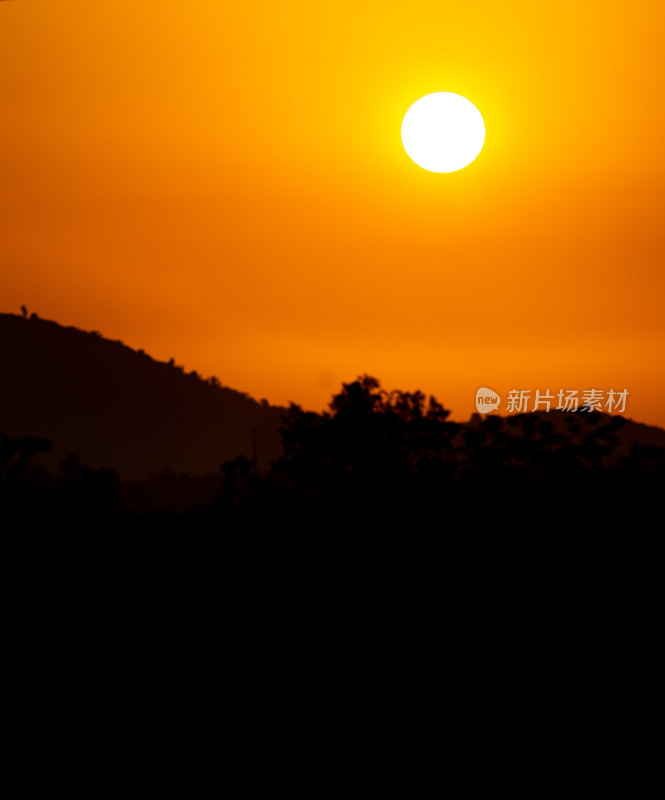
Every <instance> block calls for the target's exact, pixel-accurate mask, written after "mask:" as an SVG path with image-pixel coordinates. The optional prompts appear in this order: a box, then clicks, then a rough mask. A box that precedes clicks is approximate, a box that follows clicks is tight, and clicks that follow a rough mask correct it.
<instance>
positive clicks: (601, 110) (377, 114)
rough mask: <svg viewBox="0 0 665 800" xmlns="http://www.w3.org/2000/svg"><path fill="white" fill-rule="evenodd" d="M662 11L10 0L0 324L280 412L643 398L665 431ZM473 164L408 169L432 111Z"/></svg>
mask: <svg viewBox="0 0 665 800" xmlns="http://www.w3.org/2000/svg"><path fill="white" fill-rule="evenodd" d="M664 17H665V4H663V3H662V2H656V0H653V2H646V1H645V0H641V1H640V0H637V1H636V2H632V3H630V4H628V3H625V2H616V1H614V0H610V2H608V1H607V0H603V2H579V0H576V2H569V1H568V0H564V1H563V2H558V3H535V2H533V0H529V1H528V2H482V0H479V1H478V2H473V3H459V2H455V3H451V2H442V1H441V0H436V2H434V1H430V2H416V3H404V2H399V3H397V2H389V1H387V0H381V2H362V0H354V1H353V2H346V0H342V2H339V1H338V2H335V3H311V2H285V3H275V2H263V1H261V2H254V3H238V4H232V3H222V2H213V0H208V1H207V2H204V0H188V2H182V0H178V1H177V2H175V0H154V1H153V0H150V1H148V0H143V1H142V2H137V1H136V0H108V1H107V0H95V2H94V3H93V2H90V1H89V0H18V1H17V2H12V3H0V123H1V124H0V310H1V311H12V312H15V313H18V311H19V307H20V305H21V304H23V303H25V304H26V305H27V306H28V308H29V310H30V311H33V310H34V311H37V313H38V314H39V315H40V316H42V317H47V318H49V319H55V320H57V321H59V322H61V323H63V324H68V325H76V326H78V327H81V328H86V329H98V330H100V331H101V332H102V333H103V334H104V335H105V336H108V337H110V338H114V339H122V340H123V341H125V342H126V343H127V344H129V345H131V346H132V347H135V348H144V349H145V350H146V351H147V352H149V353H150V354H152V355H154V356H155V357H157V358H160V359H164V360H166V359H168V358H170V357H171V356H174V357H175V359H176V361H177V362H178V363H181V364H185V365H186V367H187V368H188V369H196V370H198V371H199V372H200V373H202V374H204V375H209V374H212V373H215V374H217V375H218V376H219V377H220V379H221V380H222V382H223V383H224V384H226V385H230V386H233V387H234V388H237V389H240V390H244V391H247V392H249V393H250V394H252V395H254V396H256V397H257V398H260V397H266V398H267V399H269V400H270V401H272V402H278V403H286V402H288V401H289V400H294V401H296V402H298V403H300V404H302V405H304V406H305V407H310V408H321V407H323V406H324V405H325V404H326V403H327V401H328V399H329V397H330V394H331V392H332V391H333V390H336V389H338V388H339V386H340V383H341V381H349V380H353V379H354V378H355V377H356V376H357V375H358V374H360V373H362V372H367V373H369V374H372V375H375V376H376V377H378V378H379V379H380V380H381V381H382V383H383V385H384V386H385V387H387V388H400V389H405V390H406V389H411V390H413V389H421V390H423V391H425V392H427V393H430V392H431V393H434V394H435V395H436V396H437V397H438V399H439V400H441V401H442V402H443V403H444V405H445V406H446V407H447V408H451V409H452V410H453V415H454V416H455V417H456V418H460V419H461V418H464V417H466V416H468V414H469V413H470V412H471V411H472V407H473V401H474V396H475V391H476V389H477V388H478V387H479V386H489V387H492V388H494V389H495V390H497V391H499V392H500V393H503V394H504V395H505V393H506V392H507V390H508V389H510V388H525V389H527V388H529V389H533V390H535V389H537V388H540V389H547V388H549V389H550V390H551V391H556V390H558V389H559V388H579V389H580V390H582V389H586V388H591V387H595V388H600V389H610V388H614V389H623V388H628V389H629V390H630V392H631V396H630V399H629V404H628V408H627V413H628V415H629V416H631V417H633V418H634V419H638V420H640V421H646V422H652V423H658V424H661V425H665V405H664V404H663V397H664V396H665V377H664V370H663V360H664V359H663V353H664V350H665V347H664V345H665V315H664V314H663V305H664V304H663V295H664V290H665V275H664V270H663V254H664V241H663V222H662V218H663V187H664V185H665V155H664V153H663V141H664V138H665V137H664V136H663V123H664V122H665V111H664V108H663V97H665V87H664V86H663V83H664V80H663V79H664V74H665V67H664V62H663V58H664V57H663V49H662V31H663V26H664V23H665V19H664ZM436 91H451V92H457V93H459V94H462V95H464V96H466V97H468V98H469V99H470V100H472V102H473V103H474V104H475V105H476V106H477V107H478V109H479V110H480V111H481V113H482V115H483V118H484V120H485V125H486V129H487V138H486V141H485V145H484V148H483V151H482V152H481V154H480V155H479V156H478V158H477V159H476V161H475V162H474V163H473V164H471V165H470V166H469V167H467V168H466V169H463V170H461V171H460V172H456V173H451V174H443V175H440V174H434V173H429V172H426V171H425V170H422V169H420V168H419V167H418V166H417V165H416V164H414V163H413V162H412V161H411V160H410V159H409V158H408V156H407V155H406V154H405V153H404V150H403V148H402V144H401V141H400V125H401V121H402V117H403V115H404V113H405V111H406V110H407V108H409V106H410V105H411V104H412V103H413V102H414V101H415V100H417V99H418V98H419V97H421V96H423V95H425V94H428V93H431V92H436Z"/></svg>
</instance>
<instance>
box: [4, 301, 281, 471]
mask: <svg viewBox="0 0 665 800" xmlns="http://www.w3.org/2000/svg"><path fill="white" fill-rule="evenodd" d="M0 372H1V374H2V375H3V381H2V383H3V386H2V392H1V394H0V432H2V433H4V434H7V435H10V436H26V435H30V436H40V437H45V438H48V439H50V441H51V443H52V453H51V454H50V456H49V457H48V460H50V461H51V463H56V462H59V461H60V460H61V459H62V458H64V457H65V456H67V455H68V454H69V453H75V454H76V455H77V456H79V457H80V458H81V460H82V461H84V462H85V463H87V464H89V465H90V466H91V467H93V468H99V467H106V468H112V469H115V470H116V471H117V472H118V473H119V474H120V475H121V477H123V478H126V479H143V478H147V477H149V476H150V475H152V474H155V473H158V472H163V471H173V472H179V473H189V474H191V475H203V474H207V473H210V472H216V471H218V470H219V467H220V465H221V464H222V463H223V462H225V461H229V460H232V459H233V458H236V457H237V456H244V457H245V458H248V459H250V460H252V459H253V458H254V454H255V450H256V451H257V462H258V466H259V467H261V468H266V467H267V466H268V465H269V463H270V462H271V461H272V460H273V459H275V458H277V457H278V456H279V454H280V452H281V444H280V433H279V429H280V426H281V414H282V413H283V411H284V410H285V409H284V408H282V407H279V406H272V405H270V404H269V403H267V402H266V401H261V402H259V401H257V400H255V399H254V398H252V397H250V396H249V395H247V394H246V393H243V392H240V391H238V390H235V389H231V388H230V387H227V386H224V385H222V384H219V385H216V384H215V383H214V379H208V380H204V379H203V378H202V377H200V376H199V375H198V374H197V373H196V372H190V373H185V372H184V370H183V369H182V367H179V366H177V365H176V364H175V363H174V362H173V361H171V362H163V361H158V360H156V359H154V358H153V357H152V356H149V355H148V354H146V353H144V352H143V351H140V350H134V349H133V348H131V347H129V346H128V345H126V344H124V343H123V342H120V341H113V340H110V339H106V338H104V337H103V336H101V334H99V333H98V332H96V331H92V332H88V331H83V330H80V329H78V328H75V327H73V326H69V327H65V326H63V325H60V324H59V323H57V322H53V321H51V320H43V319H41V318H39V317H37V316H36V315H32V316H31V317H29V318H28V317H21V316H18V315H15V314H0Z"/></svg>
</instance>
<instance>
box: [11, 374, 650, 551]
mask: <svg viewBox="0 0 665 800" xmlns="http://www.w3.org/2000/svg"><path fill="white" fill-rule="evenodd" d="M626 424H627V421H626V420H625V419H623V418H622V417H616V416H615V417H610V416H608V415H603V414H599V413H597V412H588V413H585V412H583V411H580V412H576V413H573V412H551V413H549V414H545V413H541V414H522V415H518V416H513V417H499V416H494V415H490V416H487V417H485V418H480V417H479V416H476V417H474V418H473V419H472V420H471V422H469V423H463V424H462V423H455V422H452V421H450V419H449V412H448V411H447V410H446V409H445V408H444V407H443V406H442V405H441V404H440V403H438V402H437V401H436V399H435V398H433V397H426V396H425V395H424V394H422V393H421V392H413V393H409V392H399V391H395V392H386V391H384V390H382V389H381V386H380V384H379V382H378V381H377V380H376V379H374V378H371V377H369V376H362V377H360V378H359V379H358V380H356V381H354V382H352V383H349V384H344V385H343V387H342V390H341V392H340V393H339V394H337V395H336V396H334V397H333V399H332V401H331V403H330V406H329V409H328V410H327V411H325V412H323V413H315V412H308V411H304V410H303V409H302V408H300V407H299V406H297V405H291V407H290V408H289V409H288V411H287V412H286V413H285V414H284V416H283V429H282V443H283V455H282V456H281V458H280V459H278V460H277V461H276V462H274V463H273V464H272V467H271V469H270V470H267V471H266V470H264V471H257V470H256V469H255V468H254V465H253V464H252V463H251V462H250V461H248V460H247V459H245V458H238V459H236V460H235V461H232V462H227V463H225V464H223V465H222V466H221V467H220V471H219V473H218V474H217V475H211V476H207V477H204V478H190V477H189V476H175V475H161V476H155V477H154V478H153V479H152V480H151V481H144V482H142V483H140V484H137V483H132V484H129V483H126V482H123V481H122V480H121V479H120V478H119V477H118V475H117V474H115V473H114V472H113V471H110V470H93V469H90V468H88V467H86V466H85V465H84V464H81V463H80V462H79V461H78V459H77V458H76V457H75V456H71V457H69V458H68V459H66V460H65V461H64V462H63V463H62V464H61V466H60V469H59V470H58V471H57V472H56V473H55V474H53V473H51V472H49V471H48V470H47V469H46V468H44V467H43V466H42V465H40V463H39V456H40V454H42V453H44V452H45V451H47V450H48V448H49V443H48V441H45V440H43V439H35V438H22V439H12V438H10V437H7V436H2V437H0V503H1V505H2V514H3V517H4V518H5V519H11V520H13V522H14V524H15V525H24V526H26V525H29V524H30V523H42V524H43V523H46V522H48V523H49V524H52V523H53V522H54V521H57V523H58V525H71V526H74V525H76V526H79V525H84V526H88V527H90V529H91V530H92V529H94V528H95V526H97V527H98V526H105V527H111V528H112V527H113V526H125V527H128V526H132V525H138V526H141V527H143V528H145V529H149V528H150V527H151V526H152V525H154V526H156V527H158V528H160V527H172V528H174V529H182V530H191V529H192V526H199V525H200V526H201V527H202V528H203V529H206V530H215V531H217V530H219V531H223V530H231V529H233V530H235V529H237V528H238V527H242V526H247V525H250V524H252V525H253V524H256V525H258V526H259V527H260V528H262V529H263V530H265V531H271V532H273V533H277V532H279V531H280V530H281V529H283V527H284V526H287V527H288V526H294V525H296V524H297V525H298V526H299V527H300V528H303V527H304V528H305V529H309V530H310V532H311V534H312V535H316V533H317V530H319V529H322V528H323V527H325V526H328V525H329V524H333V525H335V526H337V528H338V530H339V531H340V532H344V531H349V532H350V531H352V530H353V531H357V530H364V531H370V532H372V533H373V534H374V535H377V534H379V533H380V532H381V530H385V531H388V530H393V529H394V528H395V527H396V526H399V527H400V528H401V530H402V531H404V530H409V529H413V530H418V531H421V532H422V531H423V530H428V531H432V532H442V531H443V532H447V533H451V534H453V535H459V534H462V533H464V532H465V531H468V530H470V529H474V530H475V529H483V530H485V531H489V530H491V529H492V528H493V526H496V529H497V532H498V531H499V530H501V531H505V530H506V529H507V530H510V526H511V525H515V526H519V528H520V530H524V529H525V527H526V528H528V529H531V530H533V532H534V533H535V532H537V531H538V530H539V529H545V528H546V529H552V528H556V529H558V530H560V531H561V533H564V534H565V533H566V532H568V531H570V530H572V529H579V528H580V526H586V529H587V530H590V531H601V530H602V529H603V526H611V527H613V528H616V527H617V526H624V527H627V528H628V529H633V528H637V527H639V526H640V525H648V524H649V519H650V515H651V514H653V513H654V512H655V510H656V509H658V508H659V504H660V503H662V496H663V489H664V488H665V449H663V448H660V447H654V446H646V445H638V444H636V443H634V442H633V443H631V442H630V441H628V440H626V438H625V437H622V430H623V428H624V426H625V425H626Z"/></svg>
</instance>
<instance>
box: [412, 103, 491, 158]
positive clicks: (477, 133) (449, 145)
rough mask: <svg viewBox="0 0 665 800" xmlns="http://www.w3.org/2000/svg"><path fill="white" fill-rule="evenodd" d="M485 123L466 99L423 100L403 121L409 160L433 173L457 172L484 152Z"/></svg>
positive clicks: (478, 112) (416, 104)
mask: <svg viewBox="0 0 665 800" xmlns="http://www.w3.org/2000/svg"><path fill="white" fill-rule="evenodd" d="M484 143H485V123H484V121H483V117H482V115H481V113H480V111H478V109H477V108H476V107H475V106H474V104H473V103H472V102H471V101H470V100H467V99H466V97H462V95H459V94H454V93H453V92H434V93H433V94H426V95H425V96H424V97H421V98H420V100H416V102H415V103H414V104H413V105H412V106H411V108H409V110H408V111H407V112H406V114H405V115H404V119H403V120H402V144H403V145H404V149H405V150H406V152H407V154H408V155H409V157H410V158H411V159H412V160H413V161H415V162H416V164H418V166H420V167H422V168H423V169H426V170H428V171H429V172H456V171H457V170H458V169H462V168H463V167H466V166H468V165H469V164H470V163H471V162H472V161H473V160H474V159H475V158H476V156H477V155H478V154H479V153H480V151H481V150H482V149H483V144H484Z"/></svg>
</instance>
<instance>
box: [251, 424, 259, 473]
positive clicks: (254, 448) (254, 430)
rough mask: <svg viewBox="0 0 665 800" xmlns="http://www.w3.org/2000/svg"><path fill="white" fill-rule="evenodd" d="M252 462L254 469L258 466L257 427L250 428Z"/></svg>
mask: <svg viewBox="0 0 665 800" xmlns="http://www.w3.org/2000/svg"><path fill="white" fill-rule="evenodd" d="M252 463H253V464H254V469H255V470H256V469H258V468H259V432H258V429H257V428H252Z"/></svg>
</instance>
